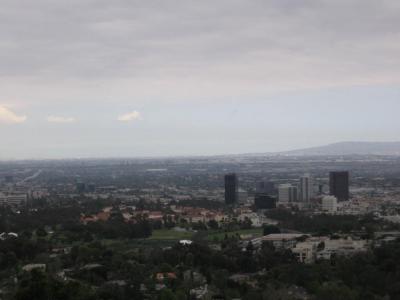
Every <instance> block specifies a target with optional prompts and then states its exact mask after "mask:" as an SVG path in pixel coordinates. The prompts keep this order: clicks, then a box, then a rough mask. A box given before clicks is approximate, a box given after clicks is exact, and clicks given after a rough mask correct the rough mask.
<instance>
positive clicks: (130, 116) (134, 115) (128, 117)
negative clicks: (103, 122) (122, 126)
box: [117, 110, 140, 122]
mask: <svg viewBox="0 0 400 300" xmlns="http://www.w3.org/2000/svg"><path fill="white" fill-rule="evenodd" d="M117 120H118V121H121V122H130V121H135V120H140V112H138V111H136V110H134V111H132V112H130V113H127V114H123V115H120V116H119V117H118V119H117Z"/></svg>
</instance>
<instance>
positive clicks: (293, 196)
mask: <svg viewBox="0 0 400 300" xmlns="http://www.w3.org/2000/svg"><path fill="white" fill-rule="evenodd" d="M278 193H279V203H281V204H285V203H290V202H296V201H297V187H295V186H293V185H291V184H281V185H280V186H279V188H278Z"/></svg>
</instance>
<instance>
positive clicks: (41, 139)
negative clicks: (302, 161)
mask: <svg viewBox="0 0 400 300" xmlns="http://www.w3.org/2000/svg"><path fill="white" fill-rule="evenodd" d="M399 15H400V1H398V0H379V1H378V0H374V1H372V0H318V1H315V0H312V1H311V0H309V1H308V0H275V1H273V0H202V1H198V0H159V1H155V0H146V1H136V0H113V1H109V0H107V1H106V0H58V1H54V0H35V1H31V0H2V1H1V6H0V159H30V158H36V159H41V158H84V157H138V156H139V157H141V156H175V155H177V156H178V155H179V156H180V155H214V154H236V153H252V152H256V153H260V152H274V151H282V150H291V149H296V148H305V147H311V146H317V145H324V144H328V143H334V142H340V141H399V140H400V137H399V132H400V122H399V114H400V55H399V53H400V18H399Z"/></svg>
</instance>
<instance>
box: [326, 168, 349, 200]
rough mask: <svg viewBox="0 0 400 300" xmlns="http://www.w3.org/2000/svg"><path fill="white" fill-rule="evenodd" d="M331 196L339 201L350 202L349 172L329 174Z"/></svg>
mask: <svg viewBox="0 0 400 300" xmlns="http://www.w3.org/2000/svg"><path fill="white" fill-rule="evenodd" d="M329 194H330V195H332V196H335V197H336V198H337V199H338V201H347V200H349V198H350V196H349V195H350V192H349V172H348V171H341V172H330V173H329Z"/></svg>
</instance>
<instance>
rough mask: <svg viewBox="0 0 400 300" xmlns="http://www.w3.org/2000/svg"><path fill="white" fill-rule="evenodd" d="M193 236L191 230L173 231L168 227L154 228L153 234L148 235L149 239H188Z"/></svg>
mask: <svg viewBox="0 0 400 300" xmlns="http://www.w3.org/2000/svg"><path fill="white" fill-rule="evenodd" d="M192 236H193V232H190V231H183V232H181V231H175V230H169V229H160V230H154V231H153V235H152V236H151V237H149V240H186V239H188V240H190V239H191V238H192Z"/></svg>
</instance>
